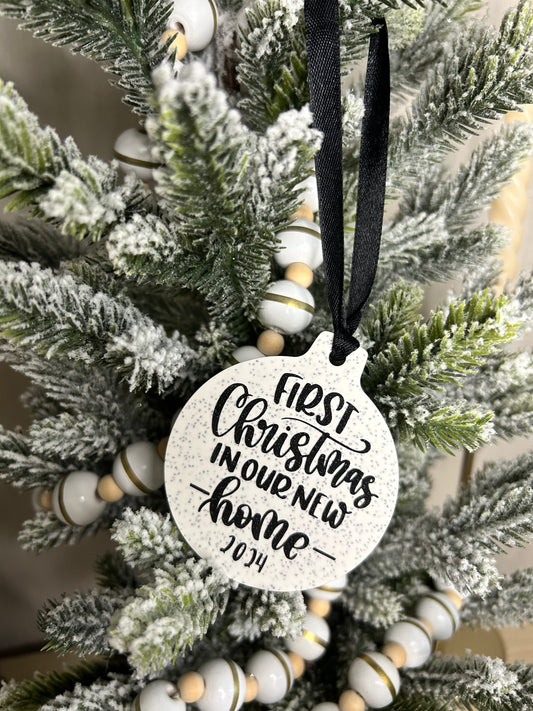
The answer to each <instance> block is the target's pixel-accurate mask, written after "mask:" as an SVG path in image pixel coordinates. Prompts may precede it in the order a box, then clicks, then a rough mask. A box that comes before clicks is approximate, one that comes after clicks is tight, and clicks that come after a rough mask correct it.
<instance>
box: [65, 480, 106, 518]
mask: <svg viewBox="0 0 533 711" xmlns="http://www.w3.org/2000/svg"><path fill="white" fill-rule="evenodd" d="M97 486H98V475H97V474H94V473H93V472H86V471H77V472H71V473H70V474H67V476H65V477H63V479H61V481H59V482H58V483H57V484H56V485H55V487H54V491H53V494H52V508H53V511H54V513H55V515H56V516H57V518H58V519H59V520H60V521H63V523H68V524H69V525H71V526H87V525H88V524H90V523H93V521H96V519H97V518H99V517H100V516H101V515H102V514H103V512H104V509H105V507H106V503H105V501H102V499H100V497H99V496H98V495H97V493H96V487H97Z"/></svg>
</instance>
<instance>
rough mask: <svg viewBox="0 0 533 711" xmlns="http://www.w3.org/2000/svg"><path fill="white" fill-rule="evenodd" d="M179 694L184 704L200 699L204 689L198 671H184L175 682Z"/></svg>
mask: <svg viewBox="0 0 533 711" xmlns="http://www.w3.org/2000/svg"><path fill="white" fill-rule="evenodd" d="M177 687H178V690H179V692H180V696H181V698H182V699H183V701H185V703H186V704H194V702H195V701H198V699H201V698H202V696H203V695H204V691H205V683H204V680H203V677H202V675H201V674H198V672H193V671H191V672H186V673H185V674H184V675H183V676H181V677H180V678H179V681H178V684H177Z"/></svg>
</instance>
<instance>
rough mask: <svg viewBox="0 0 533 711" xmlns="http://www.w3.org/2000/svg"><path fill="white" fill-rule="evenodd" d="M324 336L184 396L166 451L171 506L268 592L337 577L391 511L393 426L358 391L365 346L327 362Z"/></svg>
mask: <svg viewBox="0 0 533 711" xmlns="http://www.w3.org/2000/svg"><path fill="white" fill-rule="evenodd" d="M332 340H333V335H332V334H331V333H322V334H321V335H320V336H319V337H318V338H317V340H316V341H315V343H314V345H313V346H312V347H311V349H310V350H309V351H308V352H307V353H306V354H305V355H303V356H301V357H298V358H294V357H289V356H278V357H272V358H258V359H255V360H250V361H247V362H245V363H241V364H239V365H235V366H234V367H233V368H230V369H228V370H224V371H222V372H221V373H219V374H218V375H216V376H215V377H214V378H212V379H211V380H209V381H208V382H207V383H206V384H205V385H203V386H202V387H201V388H200V389H199V390H198V391H197V392H196V393H195V395H193V397H192V398H191V399H190V400H189V401H188V402H187V403H186V405H185V406H184V408H183V410H182V411H181V413H180V415H179V417H178V419H177V420H176V423H175V425H174V427H173V430H172V433H171V435H170V439H169V443H168V447H167V451H166V456H165V479H166V490H167V496H168V500H169V505H170V508H171V511H172V514H173V516H174V518H175V520H176V523H177V525H178V527H179V529H180V531H181V533H182V535H183V536H184V537H185V539H186V540H187V541H188V543H189V544H190V545H191V547H192V548H193V549H194V550H195V551H196V553H197V554H198V555H200V556H202V557H204V558H208V559H209V560H211V561H213V563H214V564H215V565H219V566H220V567H221V568H222V569H223V570H225V571H226V573H227V574H228V575H229V576H230V577H232V578H233V579H235V580H237V581H239V582H240V583H243V584H245V585H249V586H252V587H255V588H261V589H265V590H285V591H291V590H306V589H309V588H314V587H317V586H320V585H323V584H324V581H328V580H337V579H339V578H342V576H343V575H344V574H345V573H347V572H348V571H350V570H352V569H353V568H354V567H355V566H356V565H358V564H359V563H360V562H361V561H363V560H364V559H365V558H366V557H367V556H368V555H369V554H370V553H371V552H372V550H373V549H374V548H375V547H376V545H377V544H378V543H379V541H380V539H381V537H382V536H383V534H384V533H385V531H386V529H387V526H388V523H389V521H390V519H391V516H392V514H393V511H394V506H395V503H396V496H397V489H398V462H397V458H396V451H395V448H394V443H393V440H392V437H391V434H390V432H389V430H388V428H387V425H386V424H385V421H384V420H383V417H382V416H381V414H380V412H379V410H378V409H377V407H376V406H375V405H374V404H373V403H372V401H371V400H370V398H368V397H367V395H365V393H364V392H363V391H362V390H361V386H360V384H359V379H360V377H361V374H362V371H363V368H364V366H365V363H366V352H365V351H364V350H363V349H362V348H359V349H358V350H356V351H355V352H354V353H352V354H351V355H349V356H348V358H347V359H346V361H345V362H344V364H343V365H339V366H335V365H333V364H332V363H331V362H330V360H329V355H330V353H331V346H332Z"/></svg>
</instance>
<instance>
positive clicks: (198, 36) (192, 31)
mask: <svg viewBox="0 0 533 711" xmlns="http://www.w3.org/2000/svg"><path fill="white" fill-rule="evenodd" d="M167 26H168V27H169V29H176V30H180V32H183V34H184V35H185V39H186V40H187V45H188V48H189V50H190V51H191V52H199V51H201V50H202V49H205V48H206V47H207V45H208V44H209V43H210V42H211V41H212V40H213V39H214V37H215V34H216V31H217V26H218V8H217V6H216V3H215V1H214V0H174V8H173V10H172V12H171V15H170V17H169V20H168V24H167Z"/></svg>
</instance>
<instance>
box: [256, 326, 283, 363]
mask: <svg viewBox="0 0 533 711" xmlns="http://www.w3.org/2000/svg"><path fill="white" fill-rule="evenodd" d="M284 347H285V339H284V338H283V336H282V335H281V333H276V331H271V330H270V329H268V330H267V331H263V333H261V334H260V335H259V338H258V339H257V348H258V349H259V350H260V351H261V353H262V354H263V355H266V356H277V355H279V354H280V353H281V352H282V351H283V348H284Z"/></svg>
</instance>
